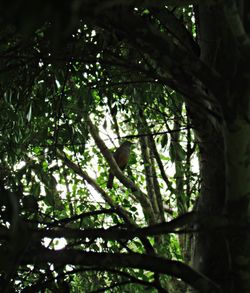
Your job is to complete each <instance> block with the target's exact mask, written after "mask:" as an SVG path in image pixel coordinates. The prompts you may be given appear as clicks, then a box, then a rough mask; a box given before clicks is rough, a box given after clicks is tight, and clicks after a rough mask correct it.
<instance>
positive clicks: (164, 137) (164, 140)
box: [161, 134, 168, 148]
mask: <svg viewBox="0 0 250 293" xmlns="http://www.w3.org/2000/svg"><path fill="white" fill-rule="evenodd" d="M167 144H168V134H164V135H163V136H162V139H161V147H162V148H164V147H165V146H166V145H167Z"/></svg>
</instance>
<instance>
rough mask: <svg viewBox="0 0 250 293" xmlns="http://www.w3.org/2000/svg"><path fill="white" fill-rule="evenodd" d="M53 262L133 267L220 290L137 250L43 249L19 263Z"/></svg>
mask: <svg viewBox="0 0 250 293" xmlns="http://www.w3.org/2000/svg"><path fill="white" fill-rule="evenodd" d="M30 263H32V264H34V263H35V264H44V263H53V264H57V265H58V264H59V265H66V264H71V265H81V266H95V267H96V266H98V267H100V268H102V267H105V268H112V267H115V266H116V267H121V268H136V269H143V270H148V271H152V272H157V273H160V274H167V275H170V276H173V277H176V278H180V279H182V280H183V281H184V282H186V283H187V284H189V285H191V286H192V287H194V288H196V289H197V290H199V292H204V293H209V292H222V291H221V290H220V288H219V287H218V286H217V285H216V284H215V283H213V282H212V281H211V280H210V279H208V278H207V277H206V276H204V275H203V274H201V273H198V272H197V271H195V270H193V269H192V268H191V267H189V266H187V265H185V264H184V263H181V262H179V261H172V260H167V259H164V258H162V257H156V256H149V255H143V254H138V253H132V254H119V253H96V252H83V251H81V250H57V251H52V250H49V249H44V250H43V251H38V252H36V253H33V255H31V253H29V254H27V255H25V256H24V257H23V259H22V264H30Z"/></svg>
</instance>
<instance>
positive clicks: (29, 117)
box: [26, 103, 32, 122]
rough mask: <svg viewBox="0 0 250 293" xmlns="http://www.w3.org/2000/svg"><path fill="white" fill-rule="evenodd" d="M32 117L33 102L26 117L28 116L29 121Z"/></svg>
mask: <svg viewBox="0 0 250 293" xmlns="http://www.w3.org/2000/svg"><path fill="white" fill-rule="evenodd" d="M31 117H32V103H30V106H29V111H28V113H27V115H26V118H27V120H28V122H30V120H31Z"/></svg>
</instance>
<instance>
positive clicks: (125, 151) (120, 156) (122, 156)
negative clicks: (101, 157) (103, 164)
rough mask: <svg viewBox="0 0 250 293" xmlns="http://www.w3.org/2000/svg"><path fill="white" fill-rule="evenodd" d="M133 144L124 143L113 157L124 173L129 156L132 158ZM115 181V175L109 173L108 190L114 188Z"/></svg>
mask: <svg viewBox="0 0 250 293" xmlns="http://www.w3.org/2000/svg"><path fill="white" fill-rule="evenodd" d="M132 144H133V143H132V142H130V141H127V140H126V141H124V142H123V143H122V144H121V145H120V146H119V147H118V148H117V149H116V151H115V152H114V154H113V157H114V159H115V161H116V163H117V165H118V166H119V168H120V169H121V170H122V171H123V170H124V169H125V168H126V166H127V163H128V160H129V156H130V150H131V146H132ZM113 180H114V175H113V173H112V171H111V170H110V171H109V176H108V182H107V188H109V189H111V188H112V187H113Z"/></svg>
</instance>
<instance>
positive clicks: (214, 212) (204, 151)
mask: <svg viewBox="0 0 250 293" xmlns="http://www.w3.org/2000/svg"><path fill="white" fill-rule="evenodd" d="M220 8H221V7H220V6H218V7H216V6H214V7H213V8H211V9H208V7H206V6H205V5H204V6H203V5H200V6H199V30H198V35H199V40H200V46H201V58H202V60H203V61H204V62H205V63H206V64H207V65H208V66H210V67H212V68H214V69H215V70H216V71H217V72H219V74H220V75H221V76H222V79H223V83H224V84H223V86H225V87H223V88H224V91H223V92H222V93H221V96H220V97H216V98H217V101H218V102H219V112H220V120H217V122H216V123H215V124H213V123H211V119H210V121H209V119H208V117H207V118H203V119H202V117H199V115H197V113H194V115H193V123H194V125H195V127H196V132H197V136H198V138H199V140H200V163H201V178H202V188H201V197H200V199H199V202H198V204H197V211H198V212H199V213H200V214H202V215H203V216H204V217H206V216H212V217H216V216H218V219H220V218H221V219H222V217H223V218H227V219H228V221H227V223H228V224H229V225H230V226H228V227H226V228H225V227H224V228H225V229H223V230H221V229H220V230H219V229H213V230H210V229H208V230H207V229H206V228H209V227H204V228H205V229H204V230H203V231H202V230H201V231H199V232H198V233H197V234H196V235H195V241H194V253H193V266H194V268H196V269H197V270H199V271H200V272H202V273H204V274H205V275H207V276H208V277H209V278H211V279H212V280H213V281H214V282H216V283H218V284H219V285H220V286H221V288H222V291H223V292H227V293H228V292H241V293H248V292H250V237H249V234H248V233H247V230H246V229H244V226H245V227H246V224H247V223H248V220H249V219H248V218H249V198H250V123H249V117H250V116H249V105H248V104H249V103H248V101H249V99H250V91H249V89H248V84H249V80H248V77H247V76H248V75H247V74H246V72H249V69H247V71H246V68H244V66H243V67H241V66H242V64H243V63H244V62H243V61H242V60H241V58H242V57H239V55H238V53H239V52H238V48H237V46H236V44H235V40H234V37H233V35H232V33H231V32H230V30H229V26H227V19H226V16H225V12H223V10H221V9H220ZM244 70H245V71H244ZM248 74H249V73H248ZM210 106H211V105H210ZM212 108H213V105H212ZM193 112H194V111H193ZM194 117H195V118H194ZM214 125H215V126H214ZM233 224H234V225H235V227H237V228H234V227H233Z"/></svg>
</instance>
